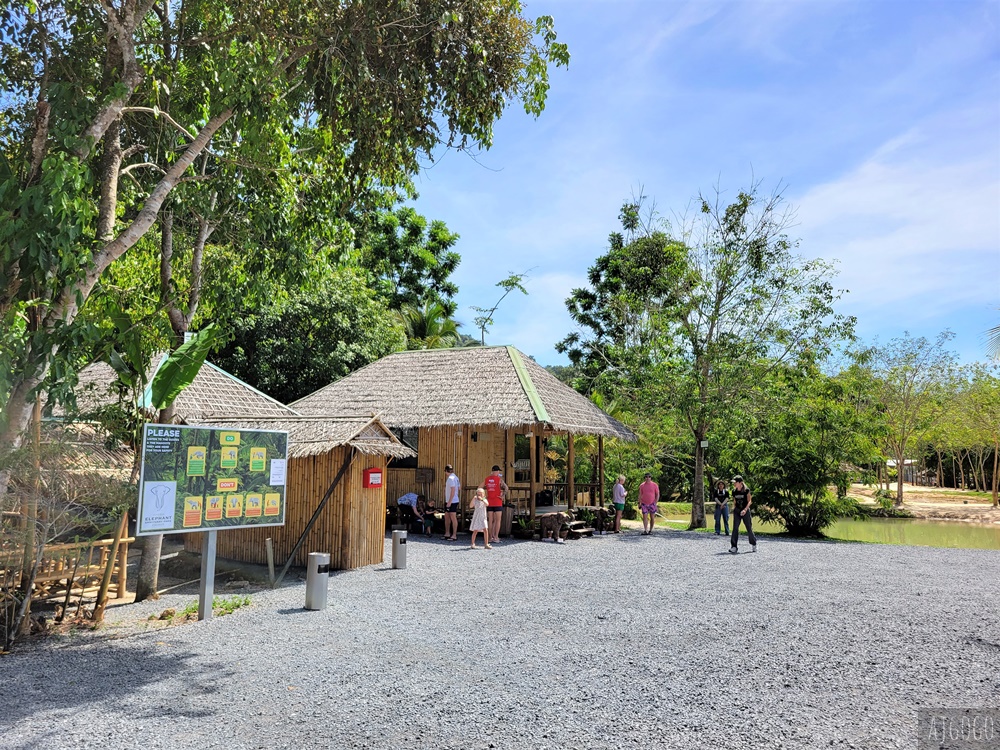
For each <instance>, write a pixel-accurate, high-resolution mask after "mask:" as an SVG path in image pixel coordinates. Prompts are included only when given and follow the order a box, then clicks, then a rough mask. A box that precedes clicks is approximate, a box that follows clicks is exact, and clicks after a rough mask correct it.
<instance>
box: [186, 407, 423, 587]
mask: <svg viewBox="0 0 1000 750" xmlns="http://www.w3.org/2000/svg"><path fill="white" fill-rule="evenodd" d="M204 424H211V425H212V426H218V427H233V428H236V429H243V430H283V431H286V432H288V454H289V455H288V468H287V474H286V485H285V493H286V494H285V508H286V510H285V525H284V526H273V527H268V528H259V529H233V530H227V531H226V532H225V533H222V534H219V536H218V539H217V548H216V554H218V556H219V557H224V558H227V559H230V560H239V561H241V562H249V563H257V564H263V563H266V562H267V552H266V545H265V540H266V539H268V538H270V539H271V540H272V544H273V545H274V556H275V559H276V560H278V561H279V562H285V561H287V560H288V558H289V556H291V555H292V554H293V551H294V554H295V558H294V560H293V564H294V565H305V564H306V561H307V559H308V556H309V553H310V552H329V553H330V567H331V568H334V569H338V570H340V569H350V568H360V567H363V566H365V565H373V564H375V563H380V562H382V559H383V549H384V539H385V515H386V511H385V497H386V495H385V482H384V481H382V482H381V483H380V485H379V486H378V487H367V488H366V487H365V486H364V473H365V471H366V470H370V469H375V470H376V471H378V472H379V473H380V474H381V475H382V476H383V477H384V476H385V469H386V463H387V461H388V460H389V459H391V458H406V457H408V456H412V455H413V451H412V450H410V449H409V448H407V447H406V446H405V445H403V443H401V442H400V441H399V439H398V438H397V437H396V436H395V435H393V434H392V432H391V431H390V430H389V428H387V427H386V426H385V425H383V424H382V423H381V422H380V421H379V420H378V418H377V417H374V416H339V417H330V416H320V417H279V418H257V417H242V418H241V417H227V418H213V419H211V420H209V421H206V422H204ZM327 496H329V497H328V499H327V502H326V503H325V504H323V499H324V498H327ZM321 505H322V511H321V512H320V513H319V514H318V515H316V511H317V510H318V509H319V507H320V506H321ZM314 515H315V518H314ZM201 538H202V535H201V534H188V535H187V536H186V537H185V542H184V546H185V549H187V550H189V551H193V552H200V551H201Z"/></svg>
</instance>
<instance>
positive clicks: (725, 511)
mask: <svg viewBox="0 0 1000 750" xmlns="http://www.w3.org/2000/svg"><path fill="white" fill-rule="evenodd" d="M712 499H713V500H714V501H715V535H716V536H719V534H720V533H721V531H720V528H719V521H720V520H725V522H726V536H729V490H728V489H727V488H726V482H725V480H724V479H720V480H719V481H718V482H716V483H715V487H714V489H713V490H712Z"/></svg>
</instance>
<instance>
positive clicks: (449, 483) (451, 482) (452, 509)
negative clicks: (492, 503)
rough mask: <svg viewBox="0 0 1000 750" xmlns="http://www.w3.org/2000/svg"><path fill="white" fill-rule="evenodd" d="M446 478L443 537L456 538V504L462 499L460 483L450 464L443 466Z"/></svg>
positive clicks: (452, 539)
mask: <svg viewBox="0 0 1000 750" xmlns="http://www.w3.org/2000/svg"><path fill="white" fill-rule="evenodd" d="M444 471H445V474H447V475H448V478H447V479H445V481H444V538H445V539H446V540H451V541H453V542H454V541H455V540H457V539H458V504H459V503H460V502H461V499H462V483H461V481H459V479H458V477H457V476H456V475H455V469H454V467H452V465H451V464H448V465H446V466H445V467H444Z"/></svg>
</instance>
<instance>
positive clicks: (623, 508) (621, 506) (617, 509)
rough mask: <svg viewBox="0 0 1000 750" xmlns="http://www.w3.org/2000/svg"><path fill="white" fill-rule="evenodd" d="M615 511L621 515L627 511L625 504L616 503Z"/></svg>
mask: <svg viewBox="0 0 1000 750" xmlns="http://www.w3.org/2000/svg"><path fill="white" fill-rule="evenodd" d="M615 510H616V511H618V512H619V513H621V512H622V511H623V510H625V503H615Z"/></svg>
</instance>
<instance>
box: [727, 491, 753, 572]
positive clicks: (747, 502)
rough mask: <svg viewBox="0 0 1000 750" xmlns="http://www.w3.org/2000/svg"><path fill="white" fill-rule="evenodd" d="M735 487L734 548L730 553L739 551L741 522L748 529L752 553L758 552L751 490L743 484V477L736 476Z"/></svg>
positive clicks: (730, 549)
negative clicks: (751, 516) (752, 514)
mask: <svg viewBox="0 0 1000 750" xmlns="http://www.w3.org/2000/svg"><path fill="white" fill-rule="evenodd" d="M733 482H735V486H734V487H733V538H732V547H730V548H729V551H730V552H732V553H733V554H734V555H735V554H736V553H737V552H738V551H739V550H738V549H737V544H738V542H739V540H740V521H741V520H742V521H743V525H744V526H746V527H747V536H748V537H749V539H750V551H751V552H756V551H757V536H756V535H755V534H754V533H753V521H752V520H751V518H750V506H751V505H752V504H753V496H752V495H751V493H750V488H749V487H747V486H746V485H745V484H743V477H741V476H740V475H738V474H737V475H736V476H735V477H733Z"/></svg>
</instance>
